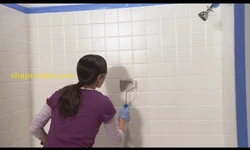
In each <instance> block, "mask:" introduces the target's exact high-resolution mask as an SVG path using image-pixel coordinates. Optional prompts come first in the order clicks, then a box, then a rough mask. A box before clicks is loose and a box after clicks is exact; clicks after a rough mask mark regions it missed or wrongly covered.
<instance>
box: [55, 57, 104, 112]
mask: <svg viewBox="0 0 250 150" xmlns="http://www.w3.org/2000/svg"><path fill="white" fill-rule="evenodd" d="M106 73H107V64H106V61H105V59H104V58H103V57H101V56H99V55H92V54H89V55H85V56H83V57H82V58H81V59H80V60H79V61H78V63H77V76H78V80H79V82H78V83H77V84H73V85H68V86H66V87H64V88H62V89H61V90H60V91H61V93H62V95H61V97H60V98H59V100H58V102H57V106H58V108H59V112H60V114H61V115H62V116H64V117H72V116H75V115H76V114H77V112H78V109H79V106H80V104H81V103H82V93H81V89H80V88H81V87H82V86H83V85H87V86H88V85H92V84H93V83H94V82H95V81H96V80H97V78H98V76H99V75H102V74H106Z"/></svg>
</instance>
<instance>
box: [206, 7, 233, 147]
mask: <svg viewBox="0 0 250 150" xmlns="http://www.w3.org/2000/svg"><path fill="white" fill-rule="evenodd" d="M221 18H222V23H221V26H222V58H223V59H222V65H223V68H222V75H223V76H222V77H223V78H222V86H223V122H224V136H225V137H224V144H225V146H229V147H236V146H237V133H236V101H235V67H234V63H235V58H234V5H233V4H224V5H222V13H221ZM209 19H210V18H209Z"/></svg>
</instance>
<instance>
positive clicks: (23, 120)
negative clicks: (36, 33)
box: [0, 5, 31, 147]
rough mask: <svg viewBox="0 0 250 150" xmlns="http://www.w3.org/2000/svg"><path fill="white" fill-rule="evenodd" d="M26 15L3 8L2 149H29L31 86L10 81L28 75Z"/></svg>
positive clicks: (0, 73)
mask: <svg viewBox="0 0 250 150" xmlns="http://www.w3.org/2000/svg"><path fill="white" fill-rule="evenodd" d="M27 39H28V27H27V15H26V14H24V13H21V12H19V11H16V10H13V9H11V8H8V7H5V6H3V5H0V147H12V146H14V147H22V146H30V145H31V140H30V133H29V130H28V129H29V123H30V117H31V116H30V110H31V101H30V97H29V95H30V92H31V91H30V84H29V81H28V80H24V79H17V78H11V74H13V73H15V72H17V73H28V72H29V49H28V43H27Z"/></svg>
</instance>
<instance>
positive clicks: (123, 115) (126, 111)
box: [118, 107, 130, 123]
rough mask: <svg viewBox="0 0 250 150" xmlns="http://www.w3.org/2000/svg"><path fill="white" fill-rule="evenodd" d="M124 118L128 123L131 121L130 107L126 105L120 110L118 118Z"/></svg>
mask: <svg viewBox="0 0 250 150" xmlns="http://www.w3.org/2000/svg"><path fill="white" fill-rule="evenodd" d="M120 118H123V119H124V120H125V121H126V123H128V122H129V121H130V109H129V107H126V108H125V107H124V108H122V109H121V110H120V112H119V115H118V119H120Z"/></svg>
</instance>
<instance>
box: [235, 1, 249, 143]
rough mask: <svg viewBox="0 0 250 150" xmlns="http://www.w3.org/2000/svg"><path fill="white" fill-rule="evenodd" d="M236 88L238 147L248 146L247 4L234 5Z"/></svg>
mask: <svg viewBox="0 0 250 150" xmlns="http://www.w3.org/2000/svg"><path fill="white" fill-rule="evenodd" d="M234 17H235V18H234V39H235V47H234V50H235V90H236V116H237V137H238V138H237V139H238V147H248V132H247V105H246V66H245V5H244V4H235V5H234Z"/></svg>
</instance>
